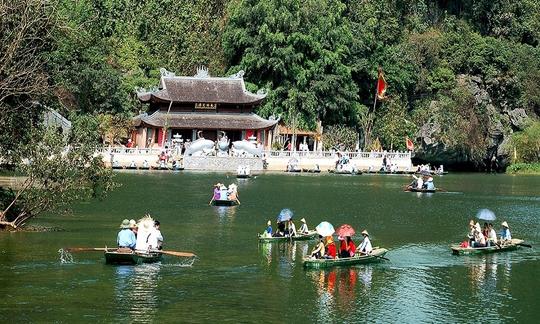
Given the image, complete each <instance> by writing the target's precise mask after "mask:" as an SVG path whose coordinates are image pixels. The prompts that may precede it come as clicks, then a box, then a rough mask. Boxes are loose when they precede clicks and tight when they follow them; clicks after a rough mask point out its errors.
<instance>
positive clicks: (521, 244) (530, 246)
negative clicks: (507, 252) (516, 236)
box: [517, 243, 532, 249]
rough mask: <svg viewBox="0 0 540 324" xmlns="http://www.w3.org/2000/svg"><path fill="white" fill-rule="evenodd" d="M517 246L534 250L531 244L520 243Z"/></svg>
mask: <svg viewBox="0 0 540 324" xmlns="http://www.w3.org/2000/svg"><path fill="white" fill-rule="evenodd" d="M517 245H520V246H524V247H528V248H531V249H532V245H530V244H525V243H518V244H517Z"/></svg>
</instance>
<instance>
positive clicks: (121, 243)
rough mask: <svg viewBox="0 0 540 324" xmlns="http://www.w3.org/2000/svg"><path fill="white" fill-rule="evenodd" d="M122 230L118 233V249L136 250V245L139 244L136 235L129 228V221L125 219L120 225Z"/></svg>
mask: <svg viewBox="0 0 540 324" xmlns="http://www.w3.org/2000/svg"><path fill="white" fill-rule="evenodd" d="M120 228H121V230H120V232H118V236H117V237H116V242H117V243H118V247H119V248H128V249H131V250H133V249H134V248H135V244H136V243H137V239H136V238H135V234H133V232H132V231H131V229H130V228H129V219H124V220H123V221H122V224H120Z"/></svg>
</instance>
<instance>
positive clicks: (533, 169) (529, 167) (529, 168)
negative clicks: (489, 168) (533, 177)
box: [506, 163, 540, 174]
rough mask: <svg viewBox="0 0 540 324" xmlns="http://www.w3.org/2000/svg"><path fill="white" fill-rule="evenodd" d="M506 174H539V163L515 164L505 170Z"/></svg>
mask: <svg viewBox="0 0 540 324" xmlns="http://www.w3.org/2000/svg"><path fill="white" fill-rule="evenodd" d="M506 172H507V173H522V174H540V163H515V164H510V165H509V166H508V167H507V168H506Z"/></svg>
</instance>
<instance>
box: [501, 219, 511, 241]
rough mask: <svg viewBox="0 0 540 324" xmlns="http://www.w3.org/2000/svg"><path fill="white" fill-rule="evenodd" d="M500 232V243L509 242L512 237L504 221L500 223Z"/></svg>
mask: <svg viewBox="0 0 540 324" xmlns="http://www.w3.org/2000/svg"><path fill="white" fill-rule="evenodd" d="M501 225H502V227H503V228H502V230H501V241H503V242H504V241H511V240H512V235H511V234H510V228H509V227H508V223H507V222H506V221H504V222H502V224H501Z"/></svg>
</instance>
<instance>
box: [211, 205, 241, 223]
mask: <svg viewBox="0 0 540 324" xmlns="http://www.w3.org/2000/svg"><path fill="white" fill-rule="evenodd" d="M236 207H238V206H214V211H215V212H216V214H217V215H218V216H219V220H220V221H224V220H227V219H228V220H234V215H235V214H236Z"/></svg>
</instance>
